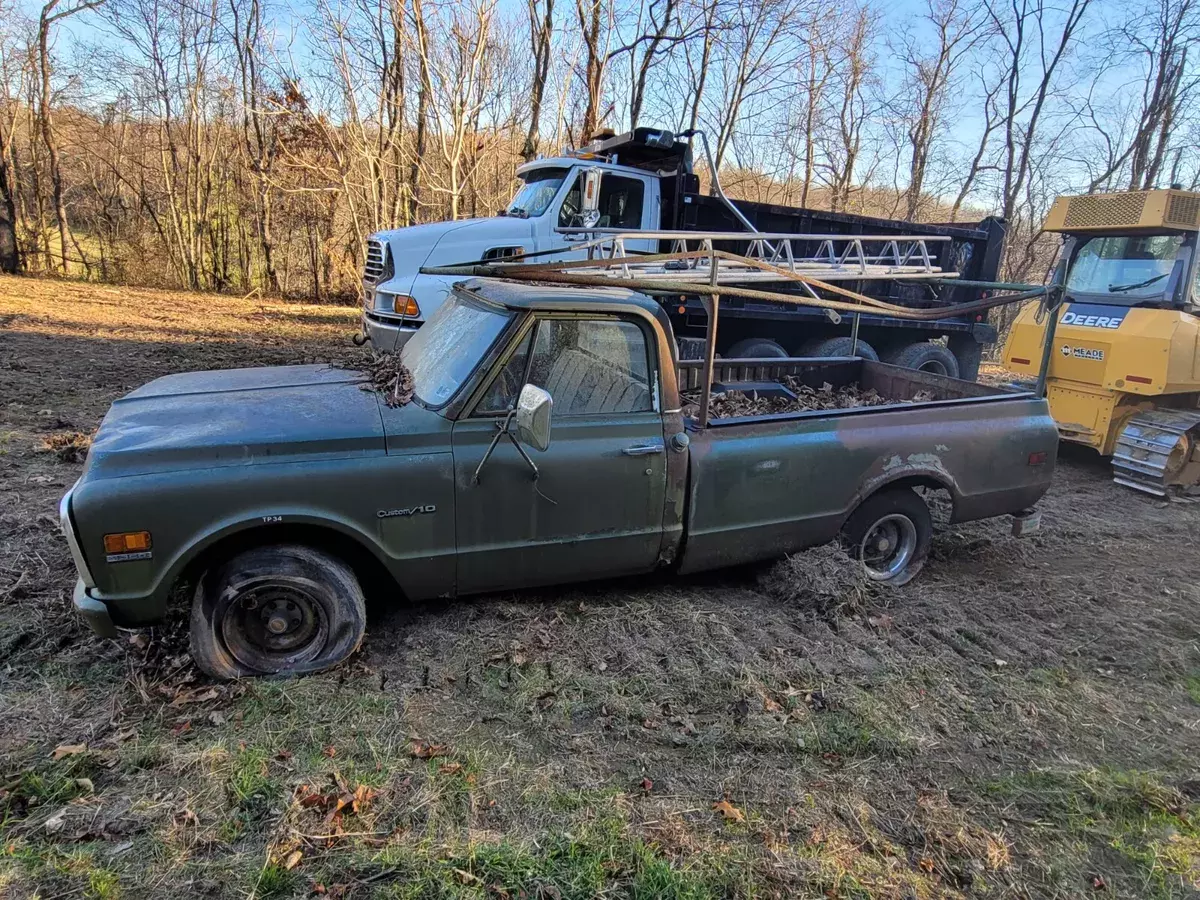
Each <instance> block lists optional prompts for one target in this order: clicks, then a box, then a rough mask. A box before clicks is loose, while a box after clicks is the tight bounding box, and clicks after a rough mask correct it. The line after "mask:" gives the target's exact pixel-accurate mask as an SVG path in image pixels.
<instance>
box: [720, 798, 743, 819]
mask: <svg viewBox="0 0 1200 900" xmlns="http://www.w3.org/2000/svg"><path fill="white" fill-rule="evenodd" d="M712 808H713V809H714V810H716V811H717V812H719V813H720V814H721V815H723V816H724V817H725V821H726V822H745V821H746V814H745V813H743V812H742V811H741V810H740V809H738V808H737V807H736V806H734V805H733V804H732V803H730V802H729V801H728V800H718V801H717V802H716V803H714V804H713V805H712Z"/></svg>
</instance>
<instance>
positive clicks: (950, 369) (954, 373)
mask: <svg viewBox="0 0 1200 900" xmlns="http://www.w3.org/2000/svg"><path fill="white" fill-rule="evenodd" d="M883 361H884V362H886V363H891V364H892V365H893V366H903V367H904V368H906V369H917V370H919V371H921V372H929V373H930V374H931V375H947V376H949V377H950V378H957V377H958V371H959V370H958V360H957V359H955V358H954V354H953V353H951V352H950V351H949V350H948V349H947V348H945V347H943V346H942V345H941V344H932V343H930V342H929V341H918V342H917V343H915V344H907V345H904V346H901V347H897V348H896V349H895V350H893V351H891V352H890V353H888V354H887V355H886V356H885V357H884V360H883Z"/></svg>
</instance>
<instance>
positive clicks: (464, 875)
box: [454, 869, 479, 884]
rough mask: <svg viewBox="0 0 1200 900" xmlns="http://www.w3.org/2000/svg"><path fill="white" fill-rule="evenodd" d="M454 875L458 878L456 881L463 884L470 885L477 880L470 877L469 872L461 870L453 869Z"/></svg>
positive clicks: (472, 876)
mask: <svg viewBox="0 0 1200 900" xmlns="http://www.w3.org/2000/svg"><path fill="white" fill-rule="evenodd" d="M454 874H455V875H457V876H458V880H459V881H461V882H462V883H463V884H472V883H474V882H476V881H478V880H479V879H478V878H477V877H475V876H474V875H472V874H471V873H470V872H467V871H464V870H463V869H455V870H454Z"/></svg>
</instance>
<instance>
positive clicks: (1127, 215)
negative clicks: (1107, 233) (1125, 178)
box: [1063, 191, 1146, 229]
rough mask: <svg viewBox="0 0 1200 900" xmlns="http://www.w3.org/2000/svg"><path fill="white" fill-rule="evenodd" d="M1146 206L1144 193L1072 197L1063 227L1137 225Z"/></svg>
mask: <svg viewBox="0 0 1200 900" xmlns="http://www.w3.org/2000/svg"><path fill="white" fill-rule="evenodd" d="M1145 206H1146V192H1145V191H1135V192H1130V193H1128V194H1113V195H1110V196H1095V195H1091V196H1087V195H1085V196H1081V197H1072V198H1071V201H1070V203H1069V204H1068V206H1067V218H1066V221H1065V222H1064V223H1063V225H1064V226H1065V227H1066V228H1068V229H1070V228H1119V227H1121V226H1123V225H1137V224H1138V223H1139V222H1141V220H1142V210H1143V209H1144V208H1145Z"/></svg>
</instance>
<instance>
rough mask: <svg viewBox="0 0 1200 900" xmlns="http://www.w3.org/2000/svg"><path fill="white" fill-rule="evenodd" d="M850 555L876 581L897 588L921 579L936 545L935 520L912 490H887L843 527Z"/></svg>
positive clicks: (861, 507) (874, 496)
mask: <svg viewBox="0 0 1200 900" xmlns="http://www.w3.org/2000/svg"><path fill="white" fill-rule="evenodd" d="M842 541H843V543H845V545H846V548H847V549H848V550H849V552H850V555H851V556H853V557H854V558H855V559H858V560H861V561H862V564H863V569H864V571H865V572H866V575H867V577H868V578H870V579H871V580H872V581H879V582H882V583H885V584H888V585H891V586H893V587H899V586H900V585H902V584H908V582H910V581H912V580H913V579H914V578H916V577H917V574H918V573H919V572H920V571H921V567H922V566H924V565H925V559H926V558H927V557H928V556H929V548H930V545H931V544H932V543H933V517H932V516H931V515H930V514H929V507H928V506H926V505H925V501H924V500H922V499H921V498H920V497H918V496H917V495H916V493H915V492H914V491H912V490H911V489H910V488H897V489H893V490H885V491H883V492H881V493H878V494H874V495H873V496H871V497H868V498H867V499H866V500H865V501H863V503H862V505H861V506H859V507H858V509H856V510H855V511H854V512H853V513H852V514H851V516H850V518H849V519H848V520H847V521H846V524H845V525H844V526H843V527H842Z"/></svg>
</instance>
